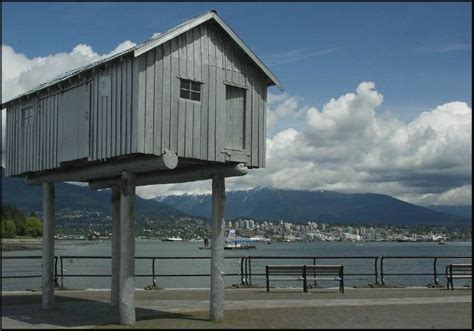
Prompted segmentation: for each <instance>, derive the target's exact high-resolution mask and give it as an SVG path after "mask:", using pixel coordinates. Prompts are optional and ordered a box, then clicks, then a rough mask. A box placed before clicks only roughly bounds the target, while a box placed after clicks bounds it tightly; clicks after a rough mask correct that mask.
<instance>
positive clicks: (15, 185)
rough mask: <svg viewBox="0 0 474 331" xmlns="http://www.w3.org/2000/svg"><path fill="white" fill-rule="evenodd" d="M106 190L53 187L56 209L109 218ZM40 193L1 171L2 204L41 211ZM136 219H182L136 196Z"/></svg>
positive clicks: (177, 213) (167, 208) (178, 213)
mask: <svg viewBox="0 0 474 331" xmlns="http://www.w3.org/2000/svg"><path fill="white" fill-rule="evenodd" d="M110 195H111V194H110V190H103V191H93V190H91V189H89V188H88V187H87V186H79V185H74V184H68V183H58V184H55V203H56V206H55V207H56V210H61V209H65V208H67V209H70V210H72V211H74V210H86V211H97V212H102V213H104V214H106V215H110V211H111V208H112V207H111V196H110ZM42 197H43V190H42V187H41V186H27V185H26V184H25V180H24V179H23V178H14V177H4V173H3V168H2V204H9V205H12V206H14V207H16V208H18V209H20V210H22V211H23V212H26V213H30V212H38V211H42V209H43V207H42V203H43V200H42ZM135 211H136V215H137V217H150V218H154V219H163V218H170V217H185V216H187V215H186V214H185V213H184V212H182V211H180V210H178V209H176V208H174V207H172V206H168V205H166V204H163V203H160V202H157V201H153V200H146V199H142V198H140V197H139V196H138V195H137V197H136V200H135Z"/></svg>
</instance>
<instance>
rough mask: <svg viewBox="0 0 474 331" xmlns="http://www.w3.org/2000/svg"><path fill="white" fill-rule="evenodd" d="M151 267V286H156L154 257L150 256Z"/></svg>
mask: <svg viewBox="0 0 474 331" xmlns="http://www.w3.org/2000/svg"><path fill="white" fill-rule="evenodd" d="M151 269H152V277H153V279H152V281H153V287H156V279H155V257H153V258H152V262H151Z"/></svg>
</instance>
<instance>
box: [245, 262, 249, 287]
mask: <svg viewBox="0 0 474 331" xmlns="http://www.w3.org/2000/svg"><path fill="white" fill-rule="evenodd" d="M248 260H249V259H248V257H246V258H245V285H248V284H249V274H248Z"/></svg>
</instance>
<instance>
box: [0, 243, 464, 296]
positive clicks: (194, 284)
mask: <svg viewBox="0 0 474 331" xmlns="http://www.w3.org/2000/svg"><path fill="white" fill-rule="evenodd" d="M202 245H203V244H202V242H162V241H158V240H145V239H137V240H136V254H135V255H136V256H137V257H153V256H155V257H162V258H163V257H164V258H166V259H157V260H156V261H155V272H156V274H155V279H156V284H157V285H158V286H159V287H163V288H207V287H209V276H208V275H209V274H210V259H209V258H210V256H211V251H210V250H202V249H199V247H201V246H202ZM255 245H256V249H249V250H226V251H225V257H226V260H225V264H224V270H225V273H226V274H227V276H226V277H225V285H226V286H231V285H232V284H240V283H241V277H240V271H241V262H242V260H241V257H251V263H250V264H251V266H250V267H251V271H252V278H251V281H252V284H253V285H261V286H264V285H265V277H264V276H263V275H264V273H265V266H266V265H268V264H313V263H314V260H313V258H312V257H339V259H329V258H326V259H319V260H316V264H342V265H344V273H345V284H346V286H367V285H368V284H374V283H375V280H376V278H375V275H374V273H375V264H374V259H351V258H350V257H357V256H367V257H374V256H378V257H382V256H384V257H388V256H399V257H400V256H426V257H435V256H438V257H440V258H439V259H438V262H437V272H438V279H439V281H440V283H441V284H443V285H444V284H445V283H446V279H445V277H444V270H445V267H446V265H448V264H449V263H472V259H471V258H470V259H453V258H441V257H443V256H444V257H455V256H467V257H470V256H472V255H471V254H472V253H471V252H472V243H471V242H448V243H447V244H446V245H438V244H437V243H429V242H404V243H399V242H273V243H272V244H270V245H268V244H267V243H256V244H255ZM55 255H57V256H63V257H64V258H63V260H62V262H63V268H62V269H63V272H64V276H65V277H64V278H63V285H64V286H65V287H67V288H110V277H108V276H107V277H77V276H76V275H107V274H109V275H110V270H111V260H110V259H105V258H100V259H95V258H91V259H78V258H75V257H76V256H90V257H97V256H110V255H111V242H110V241H56V246H55ZM2 256H3V257H7V256H16V257H20V256H41V251H39V250H38V251H10V252H3V254H2ZM173 257H177V258H173ZM179 257H192V258H193V259H180V258H179ZM275 257H285V258H284V259H281V258H279V259H276V258H275ZM294 257H298V258H294ZM199 258H203V259H199ZM135 265H136V275H137V277H136V287H137V288H143V287H145V286H148V285H151V284H152V279H153V278H152V276H151V274H152V261H151V259H137V260H136V264H135ZM377 269H378V272H379V276H378V280H379V282H380V281H381V277H380V259H379V260H378V262H377ZM60 270H61V265H60V263H59V261H58V274H60ZM384 273H385V274H386V275H385V277H384V280H385V283H386V284H387V285H394V286H425V285H427V284H430V283H433V282H434V278H433V275H401V276H396V275H390V274H391V273H404V274H413V273H427V274H432V273H433V259H432V258H429V259H387V258H384ZM186 274H187V275H192V276H184V275H186ZM361 274H369V275H361ZM13 275H41V259H2V277H5V276H13ZM142 275H143V277H142ZM145 275H146V276H145ZM166 275H168V276H166ZM170 275H171V276H170ZM197 275H203V276H197ZM59 281H60V279H59ZM272 285H276V286H282V287H285V286H298V287H300V286H301V282H298V283H291V282H278V283H274V284H272ZM320 285H321V286H323V287H324V286H331V287H332V286H337V283H336V282H327V284H326V282H323V283H321V284H320ZM461 285H471V281H465V280H460V281H458V282H457V283H455V286H461ZM40 287H41V278H13V279H5V278H4V279H2V290H3V291H7V290H25V289H38V288H40Z"/></svg>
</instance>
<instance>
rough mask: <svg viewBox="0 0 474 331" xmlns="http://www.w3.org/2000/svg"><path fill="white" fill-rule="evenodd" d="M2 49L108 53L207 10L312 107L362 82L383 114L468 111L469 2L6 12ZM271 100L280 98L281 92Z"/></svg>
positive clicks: (6, 8) (36, 6) (37, 7)
mask: <svg viewBox="0 0 474 331" xmlns="http://www.w3.org/2000/svg"><path fill="white" fill-rule="evenodd" d="M2 6H3V17H2V28H3V36H2V37H3V44H6V45H9V46H12V47H13V48H14V49H15V51H16V52H19V53H24V54H25V55H26V56H27V57H36V56H46V55H48V54H52V53H58V52H64V51H70V50H71V49H72V48H73V47H74V46H75V45H77V44H79V43H84V44H88V45H90V46H91V47H92V48H93V49H94V51H96V52H98V53H101V54H102V53H107V52H109V51H110V50H112V49H113V48H114V47H115V46H116V45H117V44H119V43H120V42H122V41H124V40H131V41H133V42H135V43H140V42H142V41H144V40H146V39H147V38H149V37H150V36H151V35H152V34H153V33H154V32H160V31H165V30H166V29H168V28H169V27H172V26H173V25H176V24H178V23H180V22H182V21H184V20H186V19H189V18H190V17H193V16H195V15H197V14H199V13H201V12H204V11H207V10H209V9H217V11H218V13H219V15H221V17H223V19H224V20H225V21H226V22H227V23H228V24H229V25H230V26H231V27H232V28H233V29H234V30H235V31H236V32H237V34H238V35H239V36H240V37H241V38H242V39H243V40H244V41H245V42H246V43H247V44H248V45H249V46H250V47H251V49H252V50H254V51H255V53H256V54H257V55H258V56H259V57H260V58H262V59H263V60H264V61H265V62H266V63H267V64H268V65H269V67H270V68H271V69H272V71H273V72H274V73H275V74H276V75H277V77H278V78H279V79H280V80H281V81H282V82H283V84H284V87H285V91H286V92H287V93H288V94H290V95H293V96H297V97H300V98H302V99H303V101H304V102H305V103H308V104H314V105H322V104H324V103H325V102H327V101H328V100H329V99H330V98H331V97H335V96H337V95H340V94H342V93H345V92H347V91H351V90H353V89H354V88H355V86H357V84H358V83H360V82H361V81H373V82H375V84H376V86H377V88H378V90H380V91H381V93H382V94H383V95H384V104H383V106H382V107H381V108H380V110H381V111H384V110H390V111H392V112H394V113H396V114H397V115H398V116H399V117H400V118H401V119H404V120H411V119H413V118H414V117H415V116H416V115H417V114H418V113H419V112H421V111H426V110H429V109H432V107H434V106H436V105H439V104H442V103H445V102H449V101H452V100H461V101H465V102H467V103H468V104H469V105H471V102H472V100H471V92H470V91H471V77H472V76H471V56H472V55H471V54H472V51H471V44H472V35H471V25H472V22H471V12H472V5H471V4H470V3H454V4H450V3H418V4H411V3H378V4H377V3H375V4H374V3H333V4H328V3H291V4H290V3H196V4H192V3H138V4H137V3H133V4H132V3H88V4H74V3H3V4H2ZM273 92H276V90H274V91H273Z"/></svg>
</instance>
